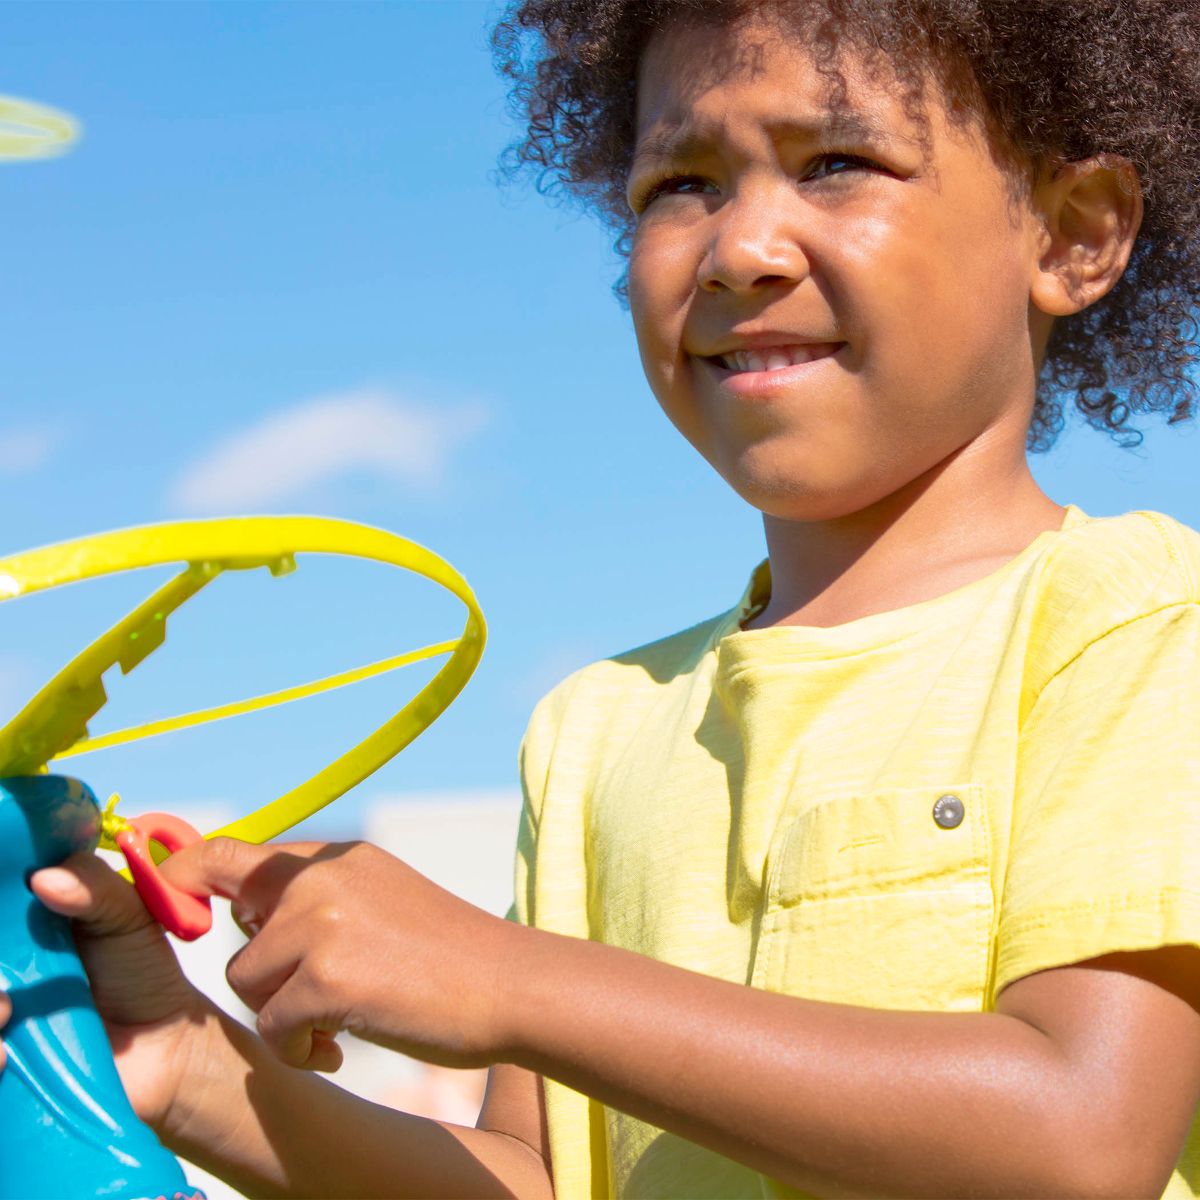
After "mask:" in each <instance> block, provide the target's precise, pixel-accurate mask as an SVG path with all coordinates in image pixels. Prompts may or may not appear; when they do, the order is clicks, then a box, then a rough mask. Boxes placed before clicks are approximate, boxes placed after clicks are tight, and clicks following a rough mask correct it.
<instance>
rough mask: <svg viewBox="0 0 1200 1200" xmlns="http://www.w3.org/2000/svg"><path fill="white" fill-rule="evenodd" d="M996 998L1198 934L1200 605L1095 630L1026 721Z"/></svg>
mask: <svg viewBox="0 0 1200 1200" xmlns="http://www.w3.org/2000/svg"><path fill="white" fill-rule="evenodd" d="M1017 759H1018V761H1017V771H1016V788H1015V795H1014V802H1013V826H1012V840H1011V843H1010V846H1009V856H1008V864H1007V871H1006V875H1005V878H1004V883H1003V888H1002V891H1001V895H1000V904H999V922H998V932H997V957H996V974H995V984H994V989H993V997H994V996H995V994H996V993H998V992H999V991H1000V990H1001V989H1002V988H1003V987H1004V986H1005V985H1006V984H1008V983H1011V982H1012V981H1013V980H1015V979H1019V978H1021V977H1022V976H1025V975H1028V974H1031V973H1032V972H1034V971H1040V970H1045V969H1046V968H1048V967H1055V966H1065V965H1067V964H1069V963H1072V962H1079V961H1082V960H1084V959H1088V958H1093V957H1095V956H1097V955H1101V954H1108V953H1113V952H1116V951H1120V950H1145V949H1153V948H1155V947H1157V946H1165V945H1174V944H1183V943H1191V944H1194V945H1200V604H1198V603H1196V602H1194V601H1188V602H1183V603H1177V604H1170V605H1167V606H1166V607H1163V608H1160V609H1158V610H1157V611H1155V612H1152V613H1148V614H1146V615H1144V616H1140V617H1137V618H1135V619H1134V620H1132V621H1129V622H1127V623H1125V624H1123V625H1120V626H1118V627H1117V628H1115V629H1112V630H1110V631H1109V632H1107V633H1106V634H1104V635H1103V636H1102V637H1100V638H1097V639H1096V640H1095V641H1093V642H1092V643H1091V644H1090V645H1089V646H1087V647H1086V648H1085V649H1084V650H1082V651H1081V652H1080V653H1079V654H1078V655H1076V657H1075V658H1074V659H1073V660H1072V661H1071V662H1070V663H1068V664H1067V665H1066V666H1065V667H1063V668H1062V669H1061V670H1060V671H1059V672H1058V673H1057V674H1056V675H1055V676H1054V677H1053V678H1052V679H1051V680H1050V681H1049V683H1047V684H1046V686H1045V687H1044V688H1043V689H1042V692H1041V694H1040V695H1039V696H1038V698H1037V700H1036V702H1035V703H1034V705H1033V707H1032V709H1031V710H1030V713H1029V716H1028V718H1027V720H1026V722H1025V724H1024V726H1023V728H1022V730H1021V736H1020V741H1019V749H1018V755H1017Z"/></svg>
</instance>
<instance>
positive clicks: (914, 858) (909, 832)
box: [753, 783, 994, 1011]
mask: <svg viewBox="0 0 1200 1200" xmlns="http://www.w3.org/2000/svg"><path fill="white" fill-rule="evenodd" d="M993 903H994V901H993V895H992V886H991V876H990V837H989V827H988V820H987V809H986V806H985V803H984V791H983V787H982V785H980V784H976V783H966V784H949V785H945V786H936V787H919V788H893V789H889V790H887V791H879V792H872V793H869V794H866V795H861V796H849V797H838V798H836V799H834V800H830V801H827V802H825V803H823V804H819V805H817V806H816V807H815V808H812V809H810V810H809V811H808V812H806V813H804V814H803V815H802V816H800V817H798V818H797V819H795V820H794V821H792V822H791V823H790V825H789V826H788V828H787V829H786V830H785V831H783V832H782V834H781V836H780V837H779V838H778V839H777V851H776V852H775V853H774V855H773V861H772V862H771V863H770V864H769V865H768V877H767V903H766V907H765V910H764V913H763V919H762V925H761V928H760V934H759V947H758V955H757V958H756V962H755V969H754V979H753V982H754V984H755V986H758V987H764V988H767V989H768V990H770V991H780V992H787V993H789V994H791V995H797V996H803V997H805V998H807V999H811V1000H824V1001H829V1002H832V1003H839V1004H860V1005H866V1006H869V1007H873V1008H893V1009H917V1010H928V1011H978V1010H980V1009H981V1008H982V1007H983V1003H984V998H985V995H986V990H987V979H988V969H989V948H990V938H991V928H992V917H993Z"/></svg>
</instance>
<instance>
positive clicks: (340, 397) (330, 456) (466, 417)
mask: <svg viewBox="0 0 1200 1200" xmlns="http://www.w3.org/2000/svg"><path fill="white" fill-rule="evenodd" d="M487 422H488V413H487V410H486V409H485V408H484V407H483V406H482V405H480V404H477V403H470V404H465V405H460V406H459V407H457V408H453V409H445V408H441V407H438V408H434V407H431V406H421V405H416V404H413V403H411V402H408V401H406V400H404V399H402V398H401V397H400V396H398V395H396V394H395V393H394V392H391V391H388V390H386V389H382V388H364V389H360V390H358V391H352V392H340V393H336V394H334V395H330V396H318V397H316V398H315V399H312V400H306V401H304V402H302V403H300V404H296V405H293V406H292V407H290V408H285V409H283V410H281V411H279V412H276V413H272V414H271V415H270V416H268V417H266V418H264V419H263V420H261V421H259V422H258V423H257V424H255V425H252V426H251V427H250V428H248V429H244V430H242V431H240V432H239V433H236V434H234V435H233V436H232V437H230V438H228V439H227V440H226V441H225V442H223V443H221V444H220V445H218V446H216V447H215V448H214V449H213V450H212V451H211V452H210V453H208V454H206V455H204V456H203V457H202V458H200V459H199V460H198V461H196V462H194V463H192V464H191V465H190V466H189V467H188V468H187V469H186V470H185V471H184V472H183V474H182V475H180V476H179V478H177V479H176V480H175V483H174V484H173V486H172V488H171V491H170V496H169V500H170V503H171V504H172V506H173V507H176V508H180V509H183V510H184V511H187V512H209V511H212V510H228V509H239V508H252V507H255V506H259V505H266V504H273V503H277V502H279V501H282V500H287V499H290V498H292V497H294V496H297V495H299V494H302V493H303V492H304V491H305V489H306V488H308V487H309V486H311V485H313V484H316V483H320V482H323V481H325V480H328V479H332V478H334V477H336V476H339V475H347V474H351V473H360V472H370V473H373V474H376V475H382V476H384V477H385V478H389V479H396V480H400V481H401V482H403V483H407V484H409V485H410V486H413V487H417V488H422V489H427V488H431V487H437V486H438V485H439V484H440V483H441V482H442V479H443V477H444V475H445V471H446V468H447V465H448V462H449V459H450V456H451V454H452V453H453V451H454V450H455V449H456V448H457V447H458V445H459V444H460V443H461V442H463V441H464V440H466V439H467V438H469V437H471V436H472V435H473V434H475V433H477V432H478V431H479V430H480V429H482V428H483V427H484V426H485V425H486V424H487Z"/></svg>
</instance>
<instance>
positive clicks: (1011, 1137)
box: [508, 930, 1112, 1200]
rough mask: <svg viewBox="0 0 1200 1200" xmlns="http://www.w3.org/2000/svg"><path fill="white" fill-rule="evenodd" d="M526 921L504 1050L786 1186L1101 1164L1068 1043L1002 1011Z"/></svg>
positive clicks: (976, 1180) (1076, 1171) (1039, 1175)
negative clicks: (798, 979)
mask: <svg viewBox="0 0 1200 1200" xmlns="http://www.w3.org/2000/svg"><path fill="white" fill-rule="evenodd" d="M526 932H527V933H528V935H529V936H528V937H526V938H525V939H524V949H523V951H522V954H521V959H520V962H519V963H516V964H514V970H513V972H512V978H513V980H514V981H517V982H515V983H514V986H515V987H518V988H519V989H520V992H521V994H520V996H519V997H518V998H517V999H516V1002H515V1003H514V1005H513V1011H514V1012H517V1013H520V1014H526V1015H525V1016H518V1017H517V1018H516V1019H515V1020H516V1022H517V1023H516V1024H515V1025H514V1026H513V1028H512V1029H511V1030H510V1038H511V1049H510V1052H509V1054H508V1056H509V1057H511V1058H512V1060H513V1061H514V1062H516V1063H517V1064H518V1065H520V1066H522V1067H525V1068H527V1069H530V1070H534V1071H538V1072H540V1073H541V1074H543V1075H544V1076H546V1077H548V1078H552V1079H556V1080H559V1081H561V1082H562V1083H565V1084H566V1085H567V1086H569V1087H572V1088H575V1089H576V1090H578V1091H581V1092H585V1093H587V1094H588V1095H590V1096H594V1097H596V1098H597V1099H598V1100H600V1101H601V1102H602V1103H604V1104H606V1105H609V1106H610V1107H612V1108H616V1109H619V1110H621V1111H623V1112H626V1113H629V1114H631V1115H632V1116H635V1117H637V1118H639V1119H640V1120H644V1121H646V1122H648V1123H650V1124H652V1125H656V1126H658V1127H659V1128H661V1129H665V1130H668V1131H669V1132H672V1133H675V1134H678V1135H679V1136H681V1137H684V1138H686V1139H688V1140H689V1141H692V1142H696V1143H699V1144H700V1145H703V1146H706V1147H708V1148H710V1149H712V1150H715V1151H716V1152H717V1153H719V1154H722V1155H725V1156H726V1157H729V1158H733V1159H735V1160H737V1161H738V1162H741V1163H744V1164H746V1165H747V1166H750V1167H752V1168H753V1169H755V1170H759V1171H762V1172H763V1173H764V1174H766V1175H768V1176H771V1177H774V1178H776V1179H779V1180H781V1181H783V1182H785V1183H787V1184H789V1185H791V1186H792V1187H795V1188H798V1189H800V1190H802V1191H806V1192H810V1193H812V1194H814V1195H818V1196H838V1197H844V1196H862V1197H879V1196H884V1195H887V1196H893V1197H895V1196H913V1197H916V1196H919V1197H925V1198H929V1200H932V1198H933V1197H961V1196H967V1195H971V1196H980V1197H982V1196H997V1197H1000V1196H1002V1197H1010V1198H1011V1197H1014V1196H1039V1197H1047V1196H1053V1195H1075V1196H1078V1195H1084V1194H1087V1190H1086V1189H1087V1187H1088V1186H1089V1184H1090V1183H1091V1182H1094V1181H1096V1180H1098V1179H1104V1178H1105V1169H1106V1166H1107V1165H1109V1164H1108V1163H1107V1162H1106V1154H1108V1151H1107V1150H1106V1149H1105V1148H1104V1144H1103V1137H1102V1132H1101V1131H1099V1130H1094V1129H1091V1128H1090V1127H1088V1126H1087V1125H1086V1124H1085V1121H1084V1119H1083V1115H1082V1110H1083V1108H1084V1105H1083V1104H1082V1103H1081V1097H1080V1095H1079V1093H1078V1092H1077V1090H1076V1085H1075V1084H1074V1083H1073V1082H1072V1077H1071V1072H1070V1070H1069V1061H1068V1060H1067V1059H1066V1057H1065V1056H1064V1055H1062V1054H1061V1053H1060V1051H1059V1050H1058V1048H1057V1046H1056V1044H1055V1043H1054V1042H1053V1041H1052V1040H1051V1039H1050V1038H1049V1037H1048V1036H1047V1035H1045V1034H1044V1033H1042V1032H1041V1031H1040V1030H1038V1029H1035V1028H1034V1027H1032V1026H1031V1025H1028V1024H1026V1023H1025V1022H1023V1021H1021V1020H1019V1019H1017V1018H1015V1017H1010V1016H1007V1015H1005V1014H1001V1013H926V1012H897V1011H888V1010H883V1009H872V1008H864V1007H858V1006H853V1005H841V1004H829V1003H823V1002H818V1001H811V1000H803V999H798V998H796V997H794V996H784V995H779V994H775V993H770V992H766V991H762V990H759V989H753V988H748V987H745V986H742V985H740V984H736V983H731V982H728V981H725V980H721V979H714V978H710V977H708V976H705V975H701V974H697V973H695V972H692V971H686V970H683V969H681V968H678V967H674V966H670V965H668V964H665V963H661V962H657V961H655V960H653V959H650V958H645V957H643V956H641V955H637V954H633V953H631V952H629V951H626V950H621V949H617V948H614V947H612V946H606V945H602V944H599V943H595V942H589V941H584V940H581V939H577V938H569V937H563V936H560V935H557V934H549V933H545V932H543V931H539V930H528V931H526ZM1084 1099H1086V1098H1084ZM1110 1178H1112V1177H1111V1176H1110Z"/></svg>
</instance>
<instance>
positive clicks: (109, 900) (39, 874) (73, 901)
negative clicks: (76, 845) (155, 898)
mask: <svg viewBox="0 0 1200 1200" xmlns="http://www.w3.org/2000/svg"><path fill="white" fill-rule="evenodd" d="M29 888H30V890H31V891H32V892H33V894H34V895H35V896H36V897H37V898H38V899H39V900H40V901H41V902H42V903H43V904H44V905H45V906H46V907H47V908H48V909H50V910H51V912H56V913H59V914H60V915H61V916H64V917H72V918H74V919H75V920H76V921H78V922H79V923H80V924H81V925H84V926H86V927H87V929H88V932H89V933H92V934H96V935H98V936H101V937H104V936H108V935H110V934H118V933H131V932H133V931H134V930H136V929H143V928H145V926H147V925H153V924H154V918H153V917H152V916H151V915H150V914H149V913H148V912H147V911H146V908H145V905H143V904H142V902H141V899H140V898H139V897H138V894H137V892H136V891H135V890H134V889H133V887H132V886H131V885H130V884H128V883H126V882H125V880H124V879H122V878H121V877H120V875H118V874H117V873H116V871H114V870H113V869H112V867H110V866H109V865H108V863H106V862H105V861H104V860H103V859H102V858H98V857H97V856H96V855H95V854H73V855H71V857H70V858H68V859H65V860H64V861H63V862H62V863H60V864H59V865H58V866H57V867H46V868H44V869H43V870H41V871H35V872H34V873H33V875H32V876H31V877H30V880H29Z"/></svg>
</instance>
